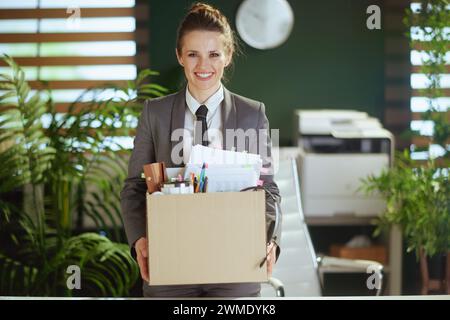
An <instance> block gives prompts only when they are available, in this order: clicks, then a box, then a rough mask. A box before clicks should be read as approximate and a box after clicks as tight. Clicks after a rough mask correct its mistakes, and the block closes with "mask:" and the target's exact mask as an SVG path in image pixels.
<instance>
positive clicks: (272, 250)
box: [267, 242, 277, 277]
mask: <svg viewBox="0 0 450 320" xmlns="http://www.w3.org/2000/svg"><path fill="white" fill-rule="evenodd" d="M276 252H277V245H276V244H275V242H271V243H270V244H269V245H268V246H267V275H268V277H271V276H272V270H273V266H274V265H275V260H276Z"/></svg>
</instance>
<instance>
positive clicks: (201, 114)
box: [194, 104, 209, 146]
mask: <svg viewBox="0 0 450 320" xmlns="http://www.w3.org/2000/svg"><path fill="white" fill-rule="evenodd" d="M207 114H208V108H207V107H206V106H205V105H204V104H202V105H201V106H200V107H199V108H198V109H197V111H196V112H195V116H196V117H197V121H201V123H202V132H201V137H199V136H198V135H199V134H200V132H197V131H198V130H196V133H195V135H196V136H195V140H194V143H195V144H197V143H199V142H200V141H201V142H202V145H203V146H208V144H209V141H208V136H207V134H205V132H206V130H208V125H207V123H206V115H207Z"/></svg>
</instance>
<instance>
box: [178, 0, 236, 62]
mask: <svg viewBox="0 0 450 320" xmlns="http://www.w3.org/2000/svg"><path fill="white" fill-rule="evenodd" d="M195 30H205V31H215V32H219V33H220V34H222V35H224V36H225V43H224V45H225V49H226V51H227V54H229V55H230V57H233V54H234V52H235V51H236V40H235V36H234V33H233V31H232V30H231V27H230V24H229V23H228V20H227V18H226V17H225V16H224V15H223V14H222V13H221V12H220V11H219V10H218V9H216V8H214V7H213V6H211V5H209V4H206V3H201V2H197V3H195V4H194V5H192V7H191V8H190V9H189V11H188V13H187V14H186V16H185V17H184V19H183V21H181V23H180V26H179V27H178V34H177V52H178V54H179V55H181V48H182V46H183V43H182V41H183V37H184V35H186V34H187V33H188V32H190V31H195Z"/></svg>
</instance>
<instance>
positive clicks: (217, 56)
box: [121, 3, 281, 297]
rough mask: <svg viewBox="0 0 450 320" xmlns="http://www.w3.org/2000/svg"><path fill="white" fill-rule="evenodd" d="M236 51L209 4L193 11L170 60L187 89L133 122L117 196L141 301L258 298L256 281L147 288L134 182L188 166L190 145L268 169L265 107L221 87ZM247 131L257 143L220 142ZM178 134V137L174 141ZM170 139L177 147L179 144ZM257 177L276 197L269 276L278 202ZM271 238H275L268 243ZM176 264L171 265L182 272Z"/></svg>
mask: <svg viewBox="0 0 450 320" xmlns="http://www.w3.org/2000/svg"><path fill="white" fill-rule="evenodd" d="M234 52H235V39H234V35H233V32H232V30H231V27H230V25H229V23H228V20H227V18H226V17H225V16H224V15H223V14H222V13H221V12H220V11H219V10H217V9H216V8H213V7H212V6H210V5H207V4H203V3H197V4H195V5H193V6H192V8H191V9H190V10H189V12H188V13H187V15H186V16H185V17H184V19H183V20H182V22H181V24H180V26H179V28H178V36H177V46H176V56H177V59H178V62H179V63H180V65H181V66H182V67H183V69H184V74H185V77H186V80H187V85H186V87H185V88H183V89H182V90H180V91H179V92H177V93H174V94H171V95H168V96H165V97H162V98H158V99H153V100H147V101H146V104H145V106H144V110H143V112H142V114H141V117H140V119H139V124H138V127H137V130H136V138H135V140H134V149H133V152H132V155H131V158H130V163H129V171H128V178H127V179H126V181H125V186H124V188H123V190H122V193H121V205H122V216H123V221H124V225H125V230H126V233H127V237H128V242H129V244H130V246H131V247H132V249H134V250H135V252H136V258H137V261H138V263H139V267H140V271H141V276H142V278H143V279H144V280H145V282H144V287H143V291H144V295H145V296H148V297H186V296H190V297H198V296H208V297H249V296H251V297H256V296H259V292H260V289H261V286H260V284H259V283H255V282H253V283H231V284H230V283H228V284H224V283H219V284H206V285H200V284H199V285H170V286H150V285H148V284H147V283H148V282H149V280H150V279H149V278H150V277H149V267H148V240H147V235H146V228H145V226H146V223H145V221H146V217H145V212H146V211H145V195H146V185H145V183H144V184H142V180H141V179H140V177H141V172H142V167H143V165H145V164H149V163H153V162H164V163H165V164H166V166H167V167H174V166H179V165H181V164H182V163H183V162H184V163H187V162H188V160H189V154H190V152H191V149H192V147H193V145H195V144H202V145H203V146H209V147H213V148H218V149H227V150H231V149H234V150H235V151H247V152H248V151H251V152H254V153H259V154H261V156H262V159H263V166H265V167H266V169H267V168H268V167H271V165H272V160H271V158H270V154H271V153H270V138H269V137H268V129H269V122H268V120H267V117H266V114H265V106H264V104H263V103H262V102H259V101H255V100H251V99H248V98H246V97H242V96H239V95H237V94H234V93H232V92H230V91H228V90H227V89H226V88H225V87H224V86H223V84H222V78H223V74H224V70H225V69H226V68H227V67H229V66H230V64H231V61H232V58H233V54H234ZM250 129H252V130H256V131H257V132H258V133H259V138H256V137H255V139H252V138H249V139H247V141H246V142H248V144H247V143H244V144H245V146H243V145H242V144H241V143H235V141H234V139H228V140H226V137H227V136H229V134H230V133H231V135H232V136H233V137H235V136H236V132H247V131H248V130H250ZM180 131H181V132H182V134H181V135H178V133H179V132H180ZM250 131H251V130H250ZM217 132H219V133H224V135H220V134H217ZM176 136H178V138H181V139H182V141H178V139H177V137H176ZM261 136H262V137H263V138H261ZM192 137H194V139H193V138H192ZM181 139H179V140H181ZM192 142H194V143H192ZM179 144H182V146H183V148H182V152H181V156H180V152H176V151H174V150H177V149H178V145H179ZM268 172H270V171H269V170H268ZM260 179H261V180H262V181H263V183H264V185H263V187H264V188H266V190H269V192H270V193H271V194H273V195H274V198H272V197H269V198H270V199H267V200H266V208H268V209H267V212H266V221H267V225H266V229H267V234H270V236H267V239H269V240H268V242H269V243H267V271H268V274H270V273H271V271H272V267H273V264H274V263H275V260H276V257H277V256H278V254H279V251H280V250H279V247H278V245H277V242H278V239H279V238H280V232H281V230H279V229H278V228H277V229H276V230H275V231H274V232H273V233H274V234H275V237H273V238H272V230H274V229H275V210H272V208H275V205H274V200H275V198H277V199H279V191H278V187H277V185H276V184H275V183H274V182H273V175H272V173H268V174H265V175H262V176H261V177H260ZM199 236H201V235H199ZM270 239H273V240H272V242H270V241H271V240H270ZM205 241H209V240H208V239H205ZM209 258H210V257H205V259H209ZM182 262H184V261H177V262H175V263H177V265H178V267H179V268H182Z"/></svg>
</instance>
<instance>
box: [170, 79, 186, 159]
mask: <svg viewBox="0 0 450 320" xmlns="http://www.w3.org/2000/svg"><path fill="white" fill-rule="evenodd" d="M185 115H186V87H185V88H184V89H183V90H180V91H179V92H178V94H177V95H175V99H174V101H173V105H172V115H171V124H170V135H172V133H173V132H174V131H175V130H177V129H183V128H184V117H185ZM170 140H171V146H172V148H171V149H170V151H172V150H173V148H174V147H175V145H177V144H178V143H183V137H181V140H178V141H172V139H171V137H170ZM180 156H181V158H182V159H183V148H182V149H181V151H180ZM170 158H172V157H170ZM171 162H172V161H171ZM183 164H184V162H183V163H182V165H183ZM173 165H174V164H173V162H172V166H173Z"/></svg>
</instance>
